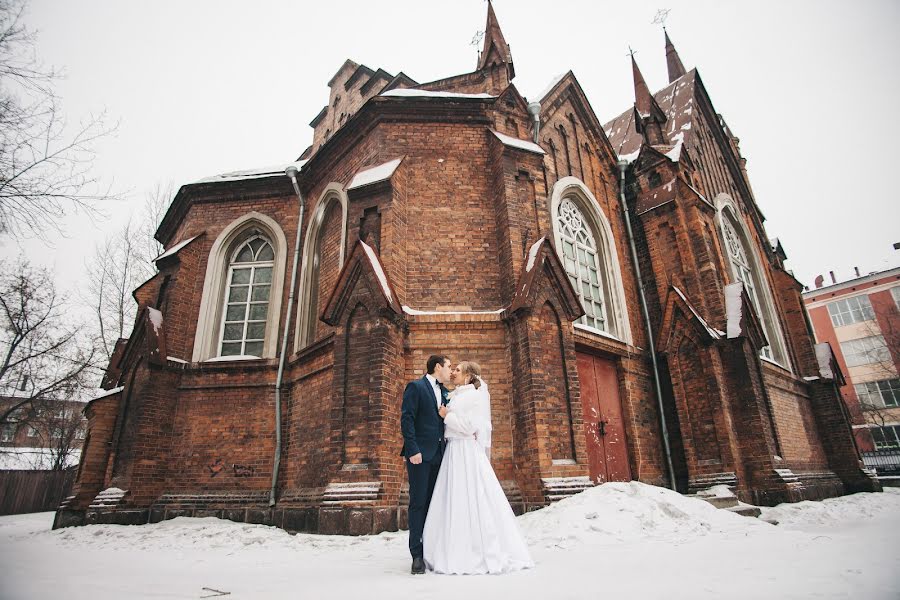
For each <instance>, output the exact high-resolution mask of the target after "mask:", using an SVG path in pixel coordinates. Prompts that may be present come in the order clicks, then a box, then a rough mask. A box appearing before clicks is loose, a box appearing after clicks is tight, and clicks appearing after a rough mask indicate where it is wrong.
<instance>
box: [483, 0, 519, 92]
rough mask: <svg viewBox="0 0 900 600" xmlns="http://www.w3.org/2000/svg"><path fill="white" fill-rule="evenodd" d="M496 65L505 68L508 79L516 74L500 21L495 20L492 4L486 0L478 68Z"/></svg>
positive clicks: (489, 0)
mask: <svg viewBox="0 0 900 600" xmlns="http://www.w3.org/2000/svg"><path fill="white" fill-rule="evenodd" d="M497 65H502V66H504V67H505V68H506V72H507V79H508V80H511V79H512V78H513V77H515V76H516V69H515V67H514V66H513V60H512V53H511V52H510V51H509V45H508V44H507V43H506V40H505V39H504V38H503V32H502V31H501V30H500V23H499V22H498V21H497V15H496V14H494V5H493V4H491V0H488V12H487V23H486V24H485V26H484V46H483V47H482V50H481V54H480V55H479V56H478V70H479V71H480V70H482V69H486V68H491V67H494V66H497Z"/></svg>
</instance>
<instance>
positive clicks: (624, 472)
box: [577, 352, 631, 483]
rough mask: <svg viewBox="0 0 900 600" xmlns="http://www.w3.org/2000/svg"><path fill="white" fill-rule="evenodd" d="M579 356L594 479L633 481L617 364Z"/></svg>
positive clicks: (589, 454)
mask: <svg viewBox="0 0 900 600" xmlns="http://www.w3.org/2000/svg"><path fill="white" fill-rule="evenodd" d="M577 356H578V379H579V381H580V383H581V407H582V410H583V412H584V435H585V439H586V441H587V451H588V464H589V467H590V473H591V479H593V480H594V481H595V482H597V483H604V482H606V481H630V480H631V468H630V467H629V465H628V448H627V445H626V443H625V423H624V421H623V419H622V403H621V401H620V399H619V378H618V375H617V373H616V366H615V363H613V362H612V361H611V360H608V359H605V358H599V357H596V356H592V355H590V354H582V353H581V352H579V353H578V354H577Z"/></svg>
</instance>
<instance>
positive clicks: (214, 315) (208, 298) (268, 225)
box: [191, 211, 287, 362]
mask: <svg viewBox="0 0 900 600" xmlns="http://www.w3.org/2000/svg"><path fill="white" fill-rule="evenodd" d="M254 228H255V229H258V230H259V231H260V233H262V234H263V235H265V236H267V237H268V239H269V241H271V243H272V249H273V250H274V251H275V262H274V265H273V268H272V291H271V296H270V298H269V310H268V315H267V316H268V318H267V321H266V334H265V343H264V344H263V353H262V356H261V358H274V357H275V355H276V352H277V348H278V331H279V328H278V322H279V321H280V320H281V297H282V294H283V292H284V270H285V264H286V261H287V240H286V239H285V237H284V231H282V229H281V226H279V225H278V223H277V222H276V221H275V220H274V219H272V218H271V217H268V216H266V215H264V214H262V213H258V212H255V211H254V212H249V213H246V214H244V215H242V216H240V217H238V218H237V219H235V220H234V221H232V222H231V223H229V224H228V226H226V227H225V228H224V229H223V230H222V232H221V233H220V234H219V237H217V238H216V241H215V242H213V245H212V248H210V251H209V258H208V259H207V261H206V275H205V277H204V279H203V294H202V296H201V299H200V311H199V313H198V315H197V331H196V333H195V334H194V351H193V354H192V357H191V360H192V361H193V362H201V361H204V360H208V359H210V358H216V357H218V356H219V348H218V342H219V330H220V325H221V320H222V306H223V295H224V294H225V283H226V280H227V277H228V260H229V258H230V257H231V252H232V251H233V250H234V246H235V244H236V243H237V242H239V241H241V237H242V236H243V235H244V234H245V233H247V231H248V230H251V229H254Z"/></svg>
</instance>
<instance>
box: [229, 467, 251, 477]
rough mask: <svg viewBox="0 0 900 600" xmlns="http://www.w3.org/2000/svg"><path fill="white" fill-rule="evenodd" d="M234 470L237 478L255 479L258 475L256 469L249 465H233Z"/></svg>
mask: <svg viewBox="0 0 900 600" xmlns="http://www.w3.org/2000/svg"><path fill="white" fill-rule="evenodd" d="M231 468H232V469H233V470H234V476H235V477H253V476H254V475H255V474H256V467H250V466H247V465H231Z"/></svg>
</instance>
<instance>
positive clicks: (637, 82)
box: [631, 54, 653, 117]
mask: <svg viewBox="0 0 900 600" xmlns="http://www.w3.org/2000/svg"><path fill="white" fill-rule="evenodd" d="M631 75H632V77H633V78H634V106H635V107H636V108H637V109H638V112H639V113H641V117H646V116H649V115H650V105H651V102H652V101H653V96H651V95H650V88H648V87H647V82H646V81H644V76H643V75H642V74H641V70H640V69H639V68H638V65H637V61H636V60H634V54H632V55H631Z"/></svg>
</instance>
